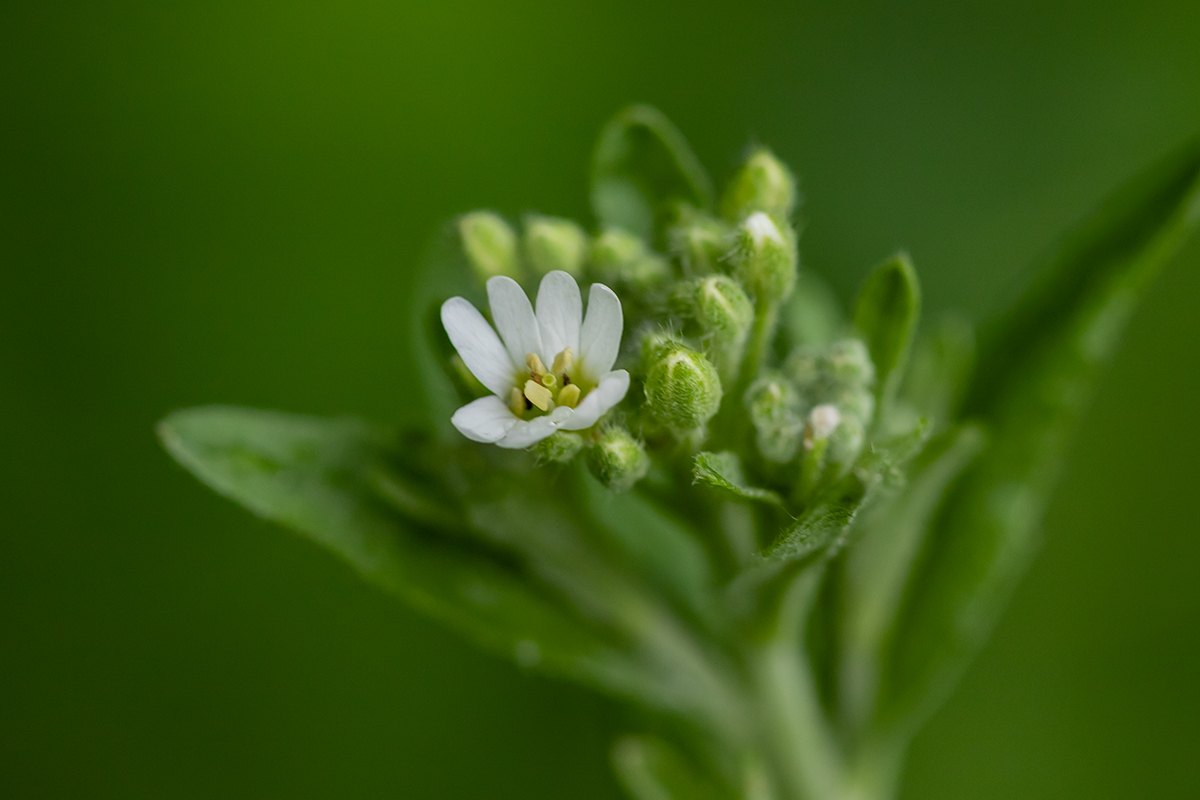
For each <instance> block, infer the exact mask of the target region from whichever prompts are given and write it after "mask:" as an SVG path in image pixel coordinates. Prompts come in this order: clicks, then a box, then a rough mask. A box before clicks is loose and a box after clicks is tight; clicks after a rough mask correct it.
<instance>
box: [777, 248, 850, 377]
mask: <svg viewBox="0 0 1200 800" xmlns="http://www.w3.org/2000/svg"><path fill="white" fill-rule="evenodd" d="M845 317H846V315H845V312H844V311H843V310H842V306H841V303H840V302H839V301H838V297H837V293H835V292H834V291H833V287H831V286H830V285H829V284H828V283H826V282H825V281H824V280H822V279H821V278H820V277H818V276H816V275H814V274H813V273H812V272H810V271H808V270H806V269H802V270H800V274H799V275H797V276H796V288H795V289H794V290H793V291H792V294H791V296H790V297H788V299H787V300H785V301H784V302H783V304H782V306H780V309H779V336H778V337H776V355H777V356H778V357H779V360H780V361H782V360H783V359H784V358H786V357H787V355H788V353H790V352H791V351H792V350H793V349H794V348H797V347H825V346H826V345H828V344H830V343H831V342H833V341H834V340H836V339H838V338H839V337H841V336H842V335H843V334H844V333H845V330H846V318H845Z"/></svg>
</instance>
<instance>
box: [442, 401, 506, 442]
mask: <svg viewBox="0 0 1200 800" xmlns="http://www.w3.org/2000/svg"><path fill="white" fill-rule="evenodd" d="M519 421H520V420H518V419H517V418H516V417H514V416H513V413H512V412H511V411H509V410H508V406H506V405H505V404H504V401H503V400H501V399H500V398H499V397H496V396H495V395H490V396H488V397H481V398H479V399H478V400H472V401H471V402H470V403H467V404H466V405H465V406H463V407H462V408H460V409H458V411H455V412H454V416H452V417H450V422H451V423H452V424H453V425H454V427H455V428H458V432H459V433H461V434H462V435H463V436H465V437H467V438H468V439H470V440H471V441H473V442H484V443H486V444H491V443H493V442H498V441H500V440H501V439H503V438H504V437H505V436H506V435H507V434H508V432H509V431H510V430H511V429H512V428H513V426H515V425H516V424H517V423H518V422H519Z"/></svg>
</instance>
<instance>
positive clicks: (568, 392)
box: [558, 383, 579, 408]
mask: <svg viewBox="0 0 1200 800" xmlns="http://www.w3.org/2000/svg"><path fill="white" fill-rule="evenodd" d="M558 404H559V405H560V406H566V407H567V408H574V407H575V406H577V405H579V387H578V386H576V385H575V384H573V383H572V384H570V385H568V386H564V387H563V388H562V391H561V392H559V393H558Z"/></svg>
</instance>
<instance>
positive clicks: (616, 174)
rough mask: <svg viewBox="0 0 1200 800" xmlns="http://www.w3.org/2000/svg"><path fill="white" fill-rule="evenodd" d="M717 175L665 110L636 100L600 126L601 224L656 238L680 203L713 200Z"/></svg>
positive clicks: (702, 204)
mask: <svg viewBox="0 0 1200 800" xmlns="http://www.w3.org/2000/svg"><path fill="white" fill-rule="evenodd" d="M712 197H713V189H712V181H711V180H710V179H709V177H708V173H706V172H705V171H704V167H703V166H702V165H701V164H700V160H699V159H697V158H696V155H695V153H693V152H692V148H691V147H690V146H689V145H688V143H687V140H686V139H684V137H683V134H682V133H680V132H679V129H678V128H676V127H675V126H674V125H673V124H671V121H670V120H668V119H667V118H666V116H664V115H663V113H662V112H661V111H659V110H658V109H656V108H652V107H650V106H644V105H637V106H631V107H629V108H627V109H625V110H624V111H622V112H621V113H619V114H617V116H616V117H614V118H613V119H612V120H611V121H610V122H609V123H608V124H607V125H605V126H604V128H603V130H601V132H600V138H599V140H598V141H597V142H596V151H595V154H594V155H593V159H592V210H593V211H594V212H595V214H596V219H597V220H599V222H600V227H601V228H609V227H614V228H622V229H624V230H627V231H629V232H630V233H634V234H637V235H638V236H641V237H642V238H643V239H645V240H647V241H651V242H652V241H654V237H655V233H656V231H657V230H659V229H660V228H661V227H662V223H663V222H664V221H665V220H666V219H667V218H668V217H669V216H670V215H672V214H674V212H675V207H676V205H677V204H678V203H680V202H683V203H688V204H690V205H692V206H695V207H697V208H708V207H710V206H711V205H712Z"/></svg>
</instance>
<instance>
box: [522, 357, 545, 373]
mask: <svg viewBox="0 0 1200 800" xmlns="http://www.w3.org/2000/svg"><path fill="white" fill-rule="evenodd" d="M525 366H527V367H529V371H530V372H532V373H533V377H535V378H540V377H542V375H543V374H545V372H546V365H545V364H543V363H542V360H541V359H540V358H538V354H537V353H529V354H528V355H526V356H525Z"/></svg>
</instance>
